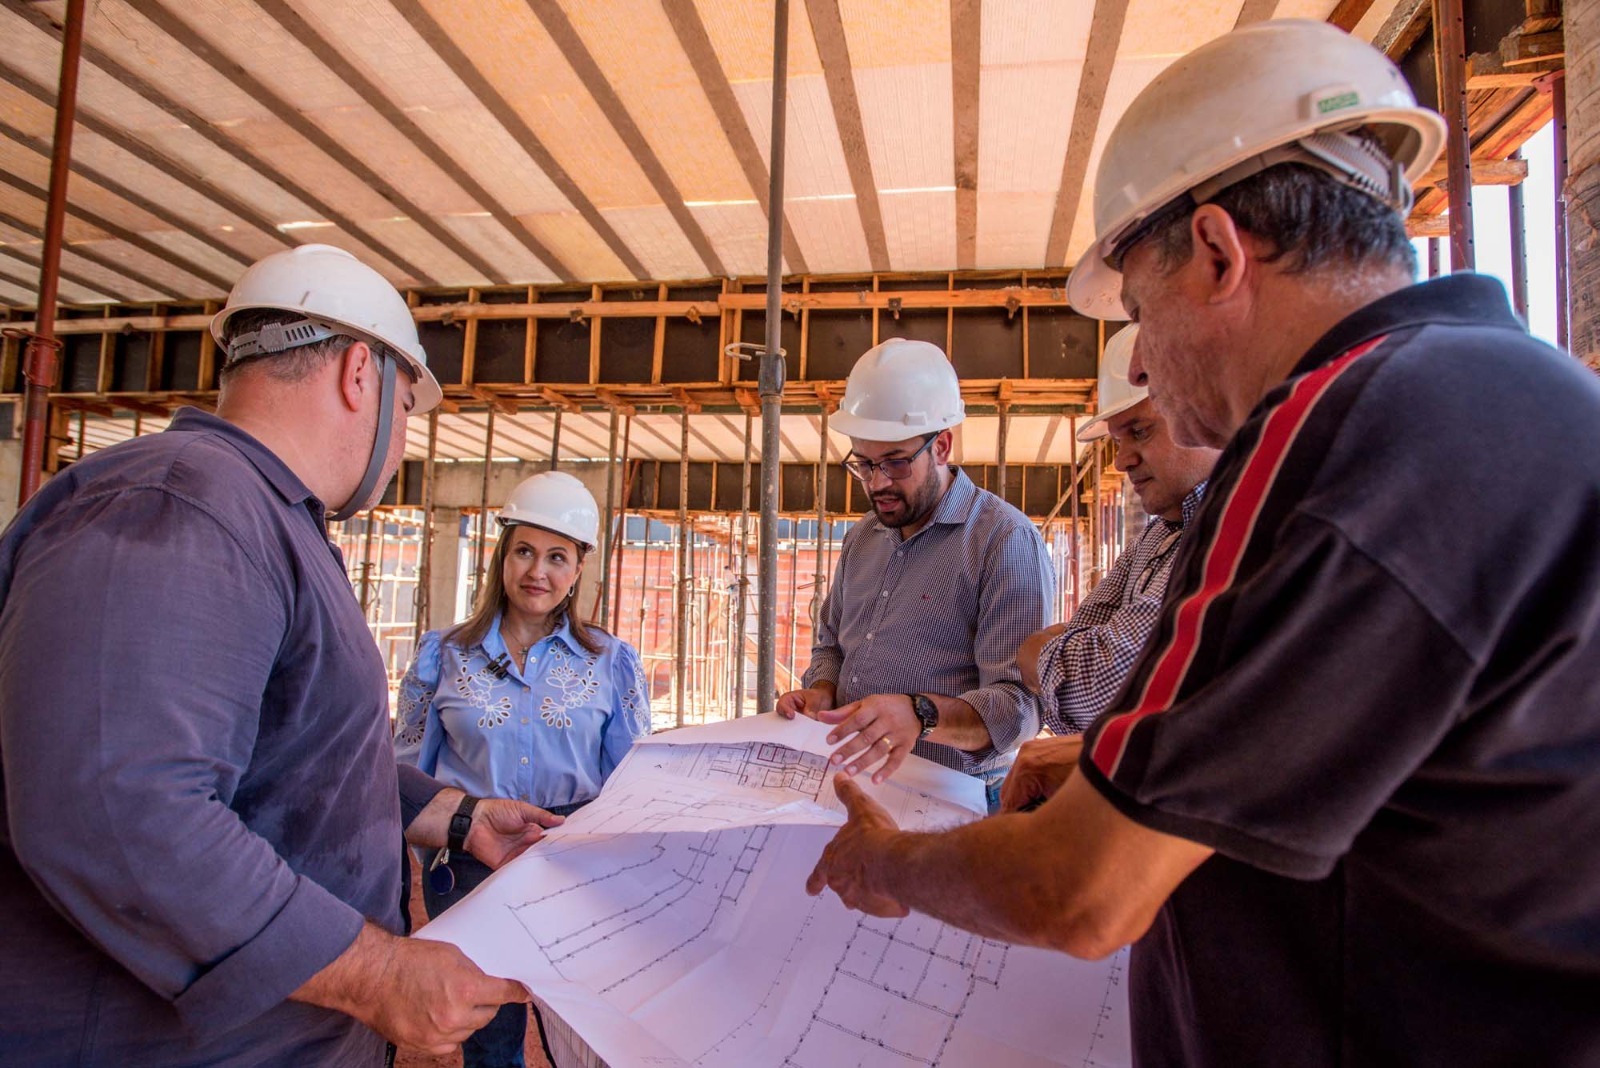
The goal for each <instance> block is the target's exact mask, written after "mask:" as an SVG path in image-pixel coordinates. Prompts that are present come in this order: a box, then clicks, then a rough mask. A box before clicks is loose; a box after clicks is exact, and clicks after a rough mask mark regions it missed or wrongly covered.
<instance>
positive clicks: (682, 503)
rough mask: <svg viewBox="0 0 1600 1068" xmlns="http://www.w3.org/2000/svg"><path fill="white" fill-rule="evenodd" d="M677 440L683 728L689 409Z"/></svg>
mask: <svg viewBox="0 0 1600 1068" xmlns="http://www.w3.org/2000/svg"><path fill="white" fill-rule="evenodd" d="M678 424H679V427H680V428H681V432H682V433H681V438H680V441H679V445H678V583H677V591H678V597H677V601H678V605H677V607H678V625H677V627H676V628H675V629H674V631H673V644H674V645H675V646H676V649H675V652H676V654H677V656H676V660H677V664H678V671H677V682H676V689H675V692H676V694H677V698H678V726H680V727H681V726H683V695H684V684H685V681H686V680H685V678H684V676H686V675H687V674H688V671H689V595H690V593H691V592H692V591H691V589H690V584H691V583H693V582H694V578H693V576H692V575H690V573H689V541H690V534H689V409H687V408H685V409H684V410H683V411H682V412H680V413H679V415H678Z"/></svg>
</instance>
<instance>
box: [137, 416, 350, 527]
mask: <svg viewBox="0 0 1600 1068" xmlns="http://www.w3.org/2000/svg"><path fill="white" fill-rule="evenodd" d="M164 432H165V433H168V434H171V433H185V432H190V433H193V432H205V433H211V434H215V435H217V436H218V437H221V438H224V439H226V440H227V442H228V443H229V444H230V445H232V446H233V447H234V448H235V449H237V450H239V453H240V455H242V456H243V457H244V458H245V459H246V460H249V461H250V463H251V464H253V465H254V466H255V469H256V470H257V471H260V472H261V477H262V478H265V479H266V480H267V484H268V485H270V486H271V487H272V488H273V489H274V490H276V491H277V493H278V496H280V497H282V498H283V501H284V503H285V504H288V505H291V506H293V505H297V504H300V503H302V502H304V501H308V500H309V501H312V502H314V503H315V508H314V509H313V511H314V512H316V513H318V518H319V519H320V518H321V514H320V513H321V511H322V502H321V501H319V500H317V499H316V498H315V497H314V496H312V493H311V490H309V489H308V488H306V484H305V483H304V482H302V481H300V476H299V475H296V474H295V473H294V472H293V471H291V470H289V465H288V464H286V463H284V462H283V461H282V460H280V459H278V454H277V453H275V452H273V451H272V450H271V449H269V448H267V447H266V446H265V445H263V444H261V442H259V441H257V440H256V439H255V438H253V437H251V436H250V435H249V434H247V433H245V432H244V431H243V430H241V429H239V428H238V427H236V426H234V425H233V424H232V423H230V422H228V421H227V420H226V419H223V418H222V417H221V416H217V415H212V414H211V413H210V412H208V411H204V410H202V409H200V408H182V409H179V411H178V414H177V415H175V416H173V417H172V422H171V423H169V424H168V425H167V429H166V431H164Z"/></svg>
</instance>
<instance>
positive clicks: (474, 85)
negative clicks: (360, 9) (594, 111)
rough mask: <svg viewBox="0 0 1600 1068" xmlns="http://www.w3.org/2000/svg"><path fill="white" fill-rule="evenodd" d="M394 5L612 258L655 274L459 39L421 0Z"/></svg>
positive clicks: (637, 273)
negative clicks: (575, 211)
mask: <svg viewBox="0 0 1600 1068" xmlns="http://www.w3.org/2000/svg"><path fill="white" fill-rule="evenodd" d="M389 4H390V6H392V7H393V8H394V9H395V10H396V11H398V12H399V13H400V17H401V18H403V19H405V20H406V22H408V23H410V24H411V28H412V29H413V30H415V31H416V33H417V36H419V37H421V38H422V39H423V40H424V41H425V42H427V44H428V47H429V48H432V49H433V51H434V54H436V55H437V56H438V57H439V59H440V61H442V62H443V63H444V65H445V66H447V67H449V68H450V72H451V73H452V74H454V75H455V76H456V77H457V78H459V79H461V82H462V84H463V85H465V86H466V87H467V88H468V89H469V90H471V92H472V94H473V95H474V96H475V97H477V99H478V103H479V104H480V105H482V106H483V108H484V110H485V111H487V112H489V114H490V115H492V116H494V119H495V121H496V122H498V123H499V124H500V125H501V126H502V127H503V128H504V129H505V131H506V133H508V134H510V135H511V137H512V139H513V140H514V141H516V142H517V144H518V145H519V146H521V148H522V150H523V151H524V152H526V153H527V154H528V158H529V159H531V160H533V162H534V165H535V166H537V167H538V168H539V169H540V170H541V171H543V172H544V176H545V177H546V178H548V179H550V184H551V185H553V186H555V187H556V188H557V189H558V190H560V191H561V195H562V196H564V197H566V198H567V201H568V202H569V203H571V205H572V206H573V207H574V208H576V209H577V212H578V214H579V215H581V216H583V221H584V222H586V223H588V224H589V226H590V228H592V229H593V230H594V232H595V233H596V234H598V235H599V237H600V240H602V241H604V242H605V243H606V247H607V248H609V249H610V250H611V252H612V254H613V255H615V256H616V257H617V259H619V260H621V261H622V265H623V267H625V268H627V270H628V272H629V273H630V274H632V275H633V277H635V278H645V277H647V276H648V275H649V273H650V272H649V271H647V270H645V266H644V263H643V262H641V261H640V259H639V257H638V256H635V255H634V254H633V250H632V249H630V248H629V247H628V246H627V243H626V242H624V241H623V240H622V238H621V236H619V235H618V234H617V232H616V230H614V229H613V228H612V226H611V224H610V223H609V222H607V221H606V219H605V216H603V215H601V214H600V209H598V208H596V207H595V206H594V202H593V201H592V200H590V199H589V198H588V196H587V195H585V193H584V192H583V190H582V189H580V188H579V187H578V183H577V182H575V181H573V180H572V176H571V175H570V174H568V173H567V171H566V168H564V167H562V166H561V164H560V163H558V162H557V161H556V158H555V156H553V155H551V153H550V150H549V149H548V148H546V147H545V144H544V142H543V141H541V140H540V139H539V137H538V135H537V134H535V133H534V132H533V130H532V128H531V127H529V126H528V124H527V123H526V122H525V121H524V120H523V118H522V116H521V114H519V113H518V112H517V109H516V108H514V107H512V106H511V103H510V101H508V100H507V99H506V98H505V97H504V96H503V95H502V94H501V93H500V91H499V90H498V89H496V88H495V87H494V86H493V85H492V84H490V82H489V79H488V78H486V77H485V76H484V74H483V72H482V71H480V70H479V69H478V67H477V65H476V64H475V63H473V62H472V60H471V59H469V58H468V57H467V54H466V53H465V52H463V51H462V50H461V48H460V47H459V46H458V45H457V44H456V43H455V40H454V38H452V37H451V36H450V35H449V34H448V33H447V32H445V29H444V27H443V26H441V25H439V23H438V22H436V21H435V20H434V18H433V16H432V15H430V14H429V13H428V11H427V10H426V9H425V8H424V7H423V6H422V4H421V3H420V2H419V0H389Z"/></svg>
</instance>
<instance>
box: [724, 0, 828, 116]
mask: <svg viewBox="0 0 1600 1068" xmlns="http://www.w3.org/2000/svg"><path fill="white" fill-rule="evenodd" d="M695 8H696V10H698V11H699V12H700V21H701V22H702V23H704V24H705V27H706V33H707V35H708V36H710V38H711V43H712V45H713V46H714V47H715V48H716V50H717V56H718V57H719V58H720V59H721V60H722V68H723V70H725V71H726V72H727V74H728V80H729V81H731V82H733V84H734V85H735V86H737V85H739V84H740V83H742V82H771V81H772V5H770V4H752V3H750V0H695ZM821 73H822V60H821V58H820V57H819V56H818V55H817V43H816V41H815V39H814V38H813V37H812V36H811V21H810V18H809V16H807V14H806V5H805V0H790V4H789V77H791V78H802V77H805V76H806V75H809V74H821ZM769 99H770V98H769Z"/></svg>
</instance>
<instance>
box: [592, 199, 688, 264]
mask: <svg viewBox="0 0 1600 1068" xmlns="http://www.w3.org/2000/svg"><path fill="white" fill-rule="evenodd" d="M601 214H602V215H604V216H605V217H606V221H607V222H609V223H610V224H611V225H612V226H613V227H615V228H616V231H617V233H619V234H621V235H622V239H623V240H624V241H626V242H627V243H628V247H629V248H631V249H633V251H634V254H635V255H637V256H638V257H639V259H641V260H643V261H644V265H645V268H646V270H648V271H649V272H650V273H649V277H651V278H700V277H704V276H705V274H706V269H705V265H704V264H702V263H701V261H700V257H699V256H698V255H696V254H695V251H694V247H693V246H692V245H690V244H689V239H688V238H687V237H685V236H684V233H683V231H682V230H680V229H679V228H678V224H677V223H676V222H675V221H674V220H673V218H672V213H671V212H669V211H668V210H667V208H666V205H664V204H645V205H639V206H636V207H631V208H608V209H604V210H603V211H602V212H601Z"/></svg>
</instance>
